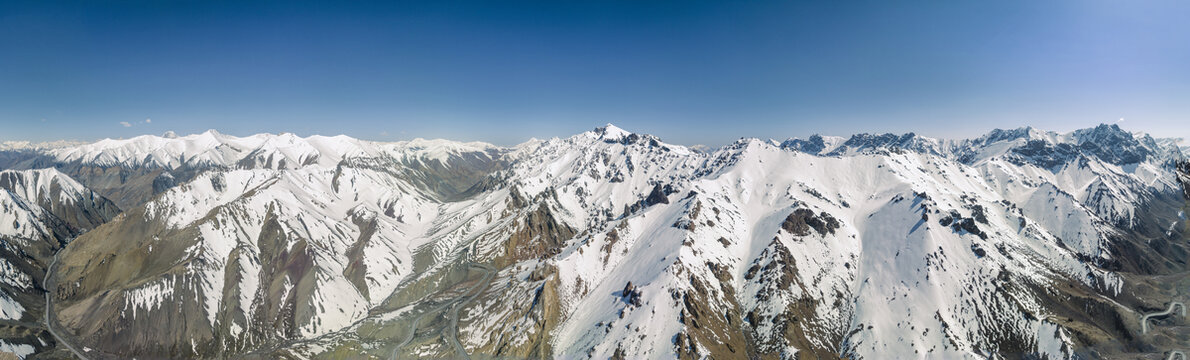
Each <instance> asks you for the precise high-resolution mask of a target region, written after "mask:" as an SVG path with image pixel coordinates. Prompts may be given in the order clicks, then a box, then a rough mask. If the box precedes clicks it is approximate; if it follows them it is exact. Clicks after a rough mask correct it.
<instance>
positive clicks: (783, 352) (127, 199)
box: [0, 125, 1190, 359]
mask: <svg viewBox="0 0 1190 360" xmlns="http://www.w3.org/2000/svg"><path fill="white" fill-rule="evenodd" d="M1176 144H1177V143H1176V142H1175V141H1169V140H1165V139H1153V138H1151V137H1149V136H1147V135H1143V134H1132V133H1128V132H1125V131H1123V130H1121V129H1120V128H1118V127H1116V126H1107V125H1104V126H1100V127H1097V128H1093V129H1085V130H1078V131H1075V132H1073V133H1068V134H1057V133H1053V132H1043V131H1038V130H1035V129H1031V128H1022V129H1015V130H996V131H993V132H991V133H989V134H987V135H985V136H983V137H980V138H977V139H968V140H937V139H931V138H926V137H921V136H918V135H914V134H905V135H893V134H885V135H867V134H861V135H856V136H853V137H851V138H846V139H845V138H835V137H823V136H814V137H811V138H809V139H807V140H799V139H791V140H787V141H784V142H781V143H778V142H774V141H761V140H756V139H742V140H740V141H737V142H735V143H733V144H730V145H728V146H724V147H722V148H720V149H717V150H715V151H710V152H703V151H694V150H691V149H688V148H686V147H684V146H680V145H674V144H667V143H665V142H663V141H662V140H661V139H659V138H657V137H655V136H651V135H645V134H635V133H632V132H629V131H625V130H623V129H619V128H616V127H614V126H611V125H608V126H605V127H600V128H597V129H595V130H592V131H588V132H584V133H581V134H577V135H574V136H571V137H567V138H555V139H550V140H544V141H536V140H535V141H531V142H528V143H525V144H521V145H518V146H516V147H512V148H498V147H494V146H490V145H485V144H478V143H469V144H463V143H454V142H449V141H438V140H435V141H426V140H415V141H411V142H402V143H374V142H367V141H361V140H356V139H351V138H347V137H318V136H314V137H308V138H300V137H296V136H293V135H285V134H283V135H256V136H252V137H243V138H240V137H231V136H226V135H222V134H218V133H215V132H207V133H204V134H198V135H190V136H185V137H176V136H173V137H152V136H147V137H138V138H134V139H129V140H105V141H101V142H97V143H93V144H84V145H74V146H68V147H56V148H52V149H46V148H42V149H17V150H9V152H7V153H6V154H7V155H5V157H0V159H4V164H6V166H9V167H16V168H22V167H34V166H41V167H53V168H57V169H61V171H60V172H58V173H59V174H67V175H70V176H72V177H76V178H79V179H80V181H79V183H81V184H79V186H80V187H81V186H82V184H88V186H90V185H92V184H93V186H94V188H95V189H97V190H96V192H97V193H106V194H111V195H112V196H115V197H117V198H120V199H122V200H121V201H123V203H120V204H122V205H123V204H127V206H121V208H124V209H125V211H124V212H123V213H121V214H120V215H118V216H114V217H112V216H111V215H114V213H112V212H103V211H100V209H106V208H107V207H105V206H110V208H111V209H115V207H114V205H110V203H103V202H100V203H97V204H98V205H87V206H78V205H76V206H73V207H63V206H59V210H58V213H61V214H64V215H55V216H56V217H58V218H63V217H65V218H70V219H72V220H69V221H74V223H76V224H78V225H72V226H75V228H76V229H91V230H89V231H86V232H85V233H83V234H82V235H81V236H78V238H77V239H75V240H74V241H72V242H70V244H69V246H67V247H66V248H65V250H62V251H60V252H59V255H58V256H59V259H60V260H59V262H58V264H57V266H56V267H55V269H54V271H53V272H52V273H51V274H50V278H49V281H48V282H47V284H49V285H50V286H49V293H50V300H51V301H52V304H53V308H52V311H51V312H50V318H51V321H52V322H53V323H56V324H60V327H61V328H62V331H60V332H62V333H65V334H64V337H65V339H66V341H67V342H68V343H70V344H73V345H75V347H76V348H80V349H82V348H86V349H87V350H84V351H86V355H87V356H88V357H93V358H127V357H147V358H169V357H209V358H224V357H241V356H243V357H260V358H275V357H294V358H352V357H359V356H373V357H383V358H392V357H439V358H459V357H463V356H466V355H471V356H475V357H497V358H501V357H509V358H526V357H531V358H548V357H557V358H575V357H594V358H674V357H678V358H707V357H711V358H838V357H848V358H872V359H874V358H927V357H928V358H986V357H989V356H991V357H996V358H1051V359H1054V358H1070V357H1081V358H1115V357H1120V356H1133V355H1136V354H1143V353H1154V352H1155V353H1160V351H1163V350H1162V349H1163V348H1162V347H1159V346H1166V347H1173V348H1176V347H1179V346H1181V347H1190V344H1187V340H1186V339H1187V338H1188V337H1187V336H1185V335H1186V332H1185V330H1179V329H1184V326H1183V325H1184V324H1185V323H1184V320H1179V319H1175V318H1167V319H1159V320H1157V321H1158V322H1159V325H1162V326H1159V328H1160V329H1159V330H1157V331H1154V332H1151V333H1148V334H1144V335H1141V334H1140V332H1139V330H1138V329H1139V327H1140V324H1139V320H1138V317H1139V314H1142V313H1145V312H1149V311H1151V310H1154V309H1157V310H1160V309H1158V308H1161V307H1162V306H1163V305H1164V304H1165V303H1166V302H1168V301H1171V300H1174V299H1176V296H1185V295H1186V294H1185V293H1179V292H1177V291H1176V289H1177V288H1178V287H1179V286H1181V285H1183V284H1184V285H1190V277H1188V276H1187V268H1186V262H1187V257H1188V255H1187V250H1188V249H1187V242H1186V239H1187V238H1186V237H1185V235H1184V234H1185V233H1186V230H1187V225H1186V221H1185V215H1184V214H1185V211H1186V210H1188V209H1186V204H1187V199H1188V198H1190V190H1187V189H1188V188H1190V186H1188V184H1190V165H1188V163H1187V162H1186V160H1185V157H1184V156H1183V155H1182V152H1181V150H1180V149H1179V148H1178V147H1177V145H1176ZM40 171H57V170H40ZM0 174H3V173H0ZM61 176H63V177H65V176H66V175H61ZM3 179H5V178H4V177H3V176H0V185H2V184H4V180H3ZM9 182H11V183H17V182H18V181H17V180H12V181H9ZM76 184H77V183H76ZM26 187H27V186H26ZM59 188H61V187H59ZM57 191H61V190H57ZM51 192H52V191H51ZM35 198H36V197H35ZM95 198H102V196H98V195H96V196H95ZM38 201H40V200H38ZM104 204H109V205H104ZM38 206H39V207H41V208H45V209H50V210H47V212H48V211H51V210H52V209H54V206H55V205H54V203H53V202H47V203H45V204H44V205H38ZM72 209H73V210H72ZM58 213H55V214H58ZM97 214H103V215H97ZM14 216H15V215H14ZM6 219H7V217H6V218H5V221H7V220H6ZM21 219H26V218H19V219H17V220H20V221H18V222H22V223H24V222H33V223H38V222H36V221H35V220H34V219H33V218H28V219H26V220H21ZM65 221H67V220H63V222H65ZM84 221H89V222H85V223H84ZM41 223H45V221H42V222H41ZM101 223H102V225H99V224H101ZM81 232H82V231H81V230H76V231H74V232H70V231H65V230H64V231H63V234H65V235H67V237H70V236H71V235H77V234H78V233H81ZM54 249H56V248H52V249H51V250H49V251H50V253H51V254H52V253H53V251H54ZM43 268H44V267H43ZM43 273H44V271H43ZM6 290H7V289H6ZM30 306H33V305H30ZM42 307H44V305H42ZM1179 326H1181V327H1179ZM39 349H42V348H36V350H39Z"/></svg>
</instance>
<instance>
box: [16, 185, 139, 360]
mask: <svg viewBox="0 0 1190 360" xmlns="http://www.w3.org/2000/svg"><path fill="white" fill-rule="evenodd" d="M118 213H119V209H117V208H116V206H115V205H114V204H112V203H111V202H110V201H108V200H107V199H104V198H103V197H102V196H100V195H98V194H96V193H94V192H92V191H91V190H89V189H87V188H86V187H84V186H83V185H82V184H79V183H78V182H76V181H74V180H73V179H71V178H70V177H68V176H66V175H65V174H63V173H61V172H59V171H57V170H55V169H41V170H3V171H0V322H3V324H4V326H5V327H6V331H5V332H4V335H5V336H0V351H4V352H8V353H13V354H16V355H18V356H25V355H29V354H32V353H34V352H38V353H48V352H50V351H51V350H52V349H53V347H54V343H55V342H56V341H55V339H54V338H53V337H52V336H51V335H50V334H49V333H47V331H46V329H45V327H44V326H43V324H42V323H41V319H42V318H43V317H44V308H45V297H44V296H45V289H44V288H43V287H42V284H43V283H42V281H43V279H44V277H45V274H46V268H47V267H48V266H49V264H50V263H51V262H52V259H53V257H54V253H56V252H57V251H59V250H60V249H61V248H62V247H63V246H65V245H66V244H67V243H68V242H69V241H70V240H71V239H73V238H74V237H76V236H78V235H80V234H82V233H85V232H87V231H89V230H91V229H94V228H96V227H98V226H99V225H101V224H103V223H105V222H107V221H108V220H110V219H111V218H112V217H114V216H116V214H118Z"/></svg>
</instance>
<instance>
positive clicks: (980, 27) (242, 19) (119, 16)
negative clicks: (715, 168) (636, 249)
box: [0, 0, 1190, 145]
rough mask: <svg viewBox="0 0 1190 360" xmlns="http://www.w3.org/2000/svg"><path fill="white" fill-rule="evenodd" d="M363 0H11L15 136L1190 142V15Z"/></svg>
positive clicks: (1189, 7)
mask: <svg viewBox="0 0 1190 360" xmlns="http://www.w3.org/2000/svg"><path fill="white" fill-rule="evenodd" d="M342 3H345V2H324V3H314V2H301V1H298V2H293V1H285V2H257V1H181V0H166V1H135V0H133V1H117V2H105V1H87V2H82V1H69V2H46V1H16V2H14V1H10V0H0V49H3V54H2V55H0V140H17V139H21V140H38V141H41V140H52V139H62V138H66V139H97V138H102V137H130V136H135V135H140V134H160V133H163V132H165V131H167V130H173V131H176V132H178V133H192V132H199V131H202V130H205V129H208V128H215V129H218V130H219V131H222V132H224V133H231V134H238V135H247V134H252V133H257V132H282V131H288V132H294V133H298V134H300V135H310V134H316V133H317V134H326V135H333V134H347V135H351V136H355V137H360V138H365V139H375V140H398V139H409V138H413V137H427V138H439V137H441V138H450V139H457V140H482V141H488V142H493V143H496V144H502V145H509V144H515V143H519V142H521V141H524V140H526V139H528V138H530V137H539V138H542V137H552V136H566V135H569V134H573V133H577V132H580V131H584V130H588V129H590V128H592V127H595V126H598V125H601V124H604V123H609V122H611V123H615V124H617V125H619V126H621V127H623V128H626V129H629V130H633V131H638V132H647V133H652V134H655V135H658V136H661V137H662V138H663V139H665V140H667V141H670V142H675V143H685V144H697V143H701V144H710V145H721V144H724V143H727V142H730V141H732V140H734V139H736V138H738V137H741V136H752V137H762V138H770V137H771V138H778V139H783V138H787V137H792V136H807V135H810V134H813V133H823V134H834V135H847V134H851V133H855V132H907V131H913V132H917V133H919V134H924V135H928V136H936V137H950V138H953V137H969V136H977V135H978V134H981V133H983V132H986V131H987V130H989V129H992V128H1013V127H1019V126H1024V125H1031V126H1034V127H1038V128H1043V129H1051V130H1058V131H1068V130H1072V129H1076V128H1081V127H1089V126H1094V125H1095V124H1098V123H1114V122H1119V121H1121V120H1120V119H1123V121H1122V122H1121V126H1123V127H1124V128H1126V129H1129V130H1140V131H1148V132H1150V133H1153V134H1154V135H1155V136H1164V137H1168V136H1180V137H1190V125H1186V124H1187V123H1190V122H1188V121H1187V117H1188V115H1190V101H1187V100H1190V66H1187V64H1190V25H1188V24H1190V22H1187V21H1184V20H1185V19H1184V18H1185V15H1186V14H1190V2H1185V1H1180V2H1179V1H1095V0H1091V1H1062V0H1054V1H1013V0H1007V1H985V2H975V1H949V2H943V1H920V2H915V1H832V2H814V3H807V2H791V1H779V2H778V1H774V2H769V1H742V2H700V1H693V2H691V1H645V2H641V1H610V2H590V1H543V2H518V1H461V2H455V1H451V2H439V1H419V2H380V3H368V2H352V4H350V5H343V4H342ZM146 119H151V121H146ZM125 125H129V126H125Z"/></svg>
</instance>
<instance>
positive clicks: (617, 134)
mask: <svg viewBox="0 0 1190 360" xmlns="http://www.w3.org/2000/svg"><path fill="white" fill-rule="evenodd" d="M595 133H596V134H598V135H600V136H601V137H603V138H607V139H620V138H623V137H625V136H629V135H632V132H631V131H628V130H624V129H621V128H620V127H618V126H615V125H612V124H611V123H607V124H606V125H603V126H600V127H597V128H595Z"/></svg>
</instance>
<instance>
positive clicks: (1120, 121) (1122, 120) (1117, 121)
mask: <svg viewBox="0 0 1190 360" xmlns="http://www.w3.org/2000/svg"><path fill="white" fill-rule="evenodd" d="M1122 122H1124V118H1120V120H1116V123H1117V124H1119V123H1122Z"/></svg>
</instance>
